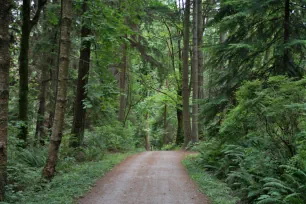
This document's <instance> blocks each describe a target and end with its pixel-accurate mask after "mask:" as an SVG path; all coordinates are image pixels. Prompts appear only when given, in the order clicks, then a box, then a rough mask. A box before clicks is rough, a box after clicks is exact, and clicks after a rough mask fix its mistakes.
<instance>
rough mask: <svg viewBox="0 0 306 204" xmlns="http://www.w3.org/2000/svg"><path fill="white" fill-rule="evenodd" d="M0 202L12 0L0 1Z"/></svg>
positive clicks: (4, 156)
mask: <svg viewBox="0 0 306 204" xmlns="http://www.w3.org/2000/svg"><path fill="white" fill-rule="evenodd" d="M0 4H1V7H0V25H1V26H0V56H1V57H0V202H1V201H4V195H5V184H6V180H7V173H6V166H7V129H8V128H7V125H8V124H7V123H8V99H9V67H10V51H9V39H10V38H9V31H8V29H9V21H10V19H9V17H10V7H11V1H10V0H1V1H0Z"/></svg>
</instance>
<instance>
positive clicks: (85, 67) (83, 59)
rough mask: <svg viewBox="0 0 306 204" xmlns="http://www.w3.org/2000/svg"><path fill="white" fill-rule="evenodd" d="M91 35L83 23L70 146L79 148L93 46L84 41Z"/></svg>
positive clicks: (85, 9) (81, 140)
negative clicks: (91, 47)
mask: <svg viewBox="0 0 306 204" xmlns="http://www.w3.org/2000/svg"><path fill="white" fill-rule="evenodd" d="M87 1H88V0H84V3H83V6H82V7H83V8H82V9H83V11H82V12H83V15H84V14H85V13H86V11H87V10H88V5H87ZM90 34H91V31H90V29H89V28H88V26H86V24H85V23H84V22H83V23H82V29H81V38H82V46H81V49H80V61H79V71H78V84H77V93H76V99H75V107H74V117H73V125H72V131H71V133H72V135H73V137H72V140H71V142H70V145H71V146H72V147H79V146H80V145H82V142H83V138H84V129H85V119H86V109H85V108H84V100H85V99H86V97H87V91H86V85H87V83H88V75H89V66H90V46H91V42H90V41H88V40H84V38H86V37H89V36H90Z"/></svg>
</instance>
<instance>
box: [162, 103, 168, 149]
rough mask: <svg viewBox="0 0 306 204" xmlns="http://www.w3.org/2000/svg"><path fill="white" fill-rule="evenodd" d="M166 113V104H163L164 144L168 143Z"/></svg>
mask: <svg viewBox="0 0 306 204" xmlns="http://www.w3.org/2000/svg"><path fill="white" fill-rule="evenodd" d="M167 113H168V105H167V104H165V105H164V139H163V140H164V141H163V143H164V145H166V144H168V143H169V140H168V131H167V128H168V123H167Z"/></svg>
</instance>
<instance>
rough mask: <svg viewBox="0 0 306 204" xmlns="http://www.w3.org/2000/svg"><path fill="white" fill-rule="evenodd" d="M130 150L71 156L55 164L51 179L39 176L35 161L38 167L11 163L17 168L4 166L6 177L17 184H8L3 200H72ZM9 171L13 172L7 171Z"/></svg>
mask: <svg viewBox="0 0 306 204" xmlns="http://www.w3.org/2000/svg"><path fill="white" fill-rule="evenodd" d="M130 154H131V153H116V154H105V156H104V158H103V160H101V161H91V162H83V163H76V162H75V161H72V160H66V161H61V162H60V163H59V165H58V168H57V175H56V176H55V177H54V179H53V180H52V181H51V182H46V181H44V180H42V179H41V172H42V166H41V165H39V166H40V168H34V167H29V166H26V164H22V163H20V164H19V165H18V166H16V165H14V166H13V167H14V168H18V169H19V170H18V173H17V172H16V171H17V169H11V168H12V167H11V168H10V169H8V170H9V175H10V177H11V178H10V180H12V179H15V184H16V183H18V186H14V185H15V184H14V183H12V184H10V185H8V189H7V198H6V203H20V204H21V203H22V204H32V203H33V204H34V203H48V204H53V203H54V204H55V203H56V204H58V203H73V202H74V200H76V199H77V198H78V197H80V196H82V195H83V194H85V193H86V192H87V191H88V190H89V189H90V187H91V186H92V185H93V184H94V183H95V182H96V181H97V180H98V179H99V178H101V177H102V176H103V175H104V174H105V173H106V172H108V171H109V170H111V168H112V167H113V166H114V165H116V164H118V163H120V162H121V161H122V160H123V159H125V158H126V157H127V156H128V155H130ZM34 163H36V162H34ZM10 171H11V173H13V172H15V174H10ZM20 175H22V178H21V176H20ZM12 177H15V178H12ZM18 177H19V178H18ZM18 188H19V189H18ZM4 203H5V202H3V203H2V204H4Z"/></svg>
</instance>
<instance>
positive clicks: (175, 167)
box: [79, 151, 209, 204]
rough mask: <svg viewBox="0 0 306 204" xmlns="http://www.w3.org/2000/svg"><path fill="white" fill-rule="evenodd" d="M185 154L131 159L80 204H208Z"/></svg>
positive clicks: (162, 153) (164, 153)
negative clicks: (183, 163) (192, 178)
mask: <svg viewBox="0 0 306 204" xmlns="http://www.w3.org/2000/svg"><path fill="white" fill-rule="evenodd" d="M187 154H188V153H186V152H183V151H157V152H143V153H140V154H137V155H134V156H131V157H129V158H128V159H126V160H125V161H124V162H122V163H121V164H119V165H118V166H116V167H115V168H114V169H113V170H112V171H111V172H109V173H107V174H106V175H105V176H104V177H103V178H102V179H101V180H99V181H98V182H97V184H96V185H95V187H94V188H92V189H91V191H90V192H89V193H88V194H87V195H85V197H83V198H81V199H80V200H79V204H98V203H99V204H208V203H209V201H208V199H207V198H206V197H205V196H204V195H203V194H201V193H200V192H199V191H198V188H197V186H196V185H195V183H194V182H193V181H192V180H191V179H190V177H189V176H188V174H187V171H186V169H185V168H184V166H183V165H182V164H181V160H182V159H183V158H184V157H185V156H186V155H187Z"/></svg>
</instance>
